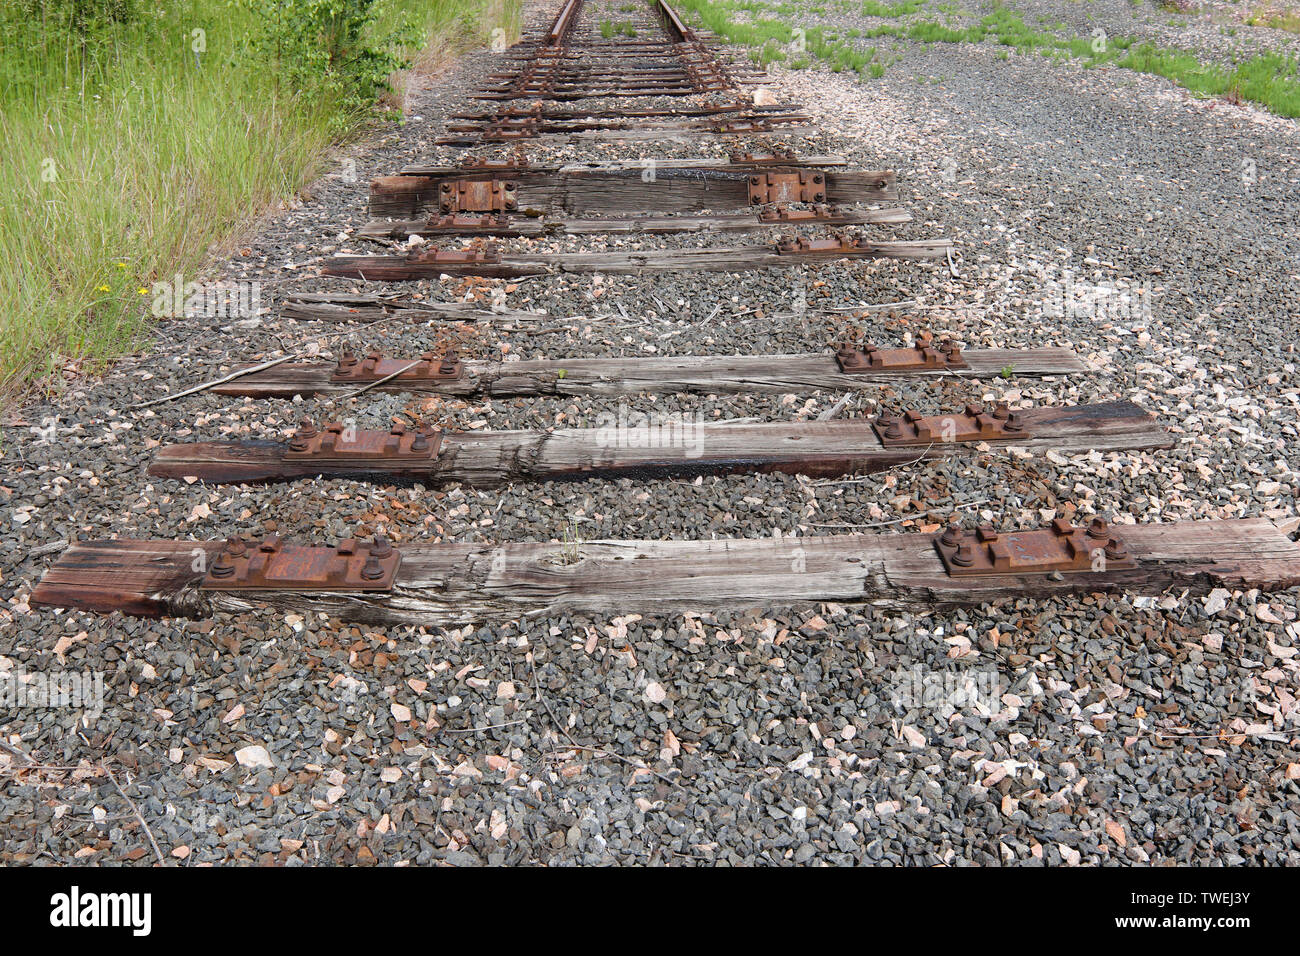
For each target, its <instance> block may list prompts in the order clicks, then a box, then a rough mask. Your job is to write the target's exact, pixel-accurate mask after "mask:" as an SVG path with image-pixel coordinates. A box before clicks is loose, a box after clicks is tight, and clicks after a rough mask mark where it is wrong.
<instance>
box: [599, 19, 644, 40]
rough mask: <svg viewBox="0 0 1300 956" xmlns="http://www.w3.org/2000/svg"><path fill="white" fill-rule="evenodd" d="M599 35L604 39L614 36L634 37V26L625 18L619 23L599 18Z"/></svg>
mask: <svg viewBox="0 0 1300 956" xmlns="http://www.w3.org/2000/svg"><path fill="white" fill-rule="evenodd" d="M600 35H601V36H602V37H604V38H605V39H606V40H610V39H613V38H614V37H616V36H625V37H634V36H636V26H635V25H633V24H632V23H631V22H629V21H627V20H624V21H622V22H620V23H615V22H614V21H613V20H601V21H600Z"/></svg>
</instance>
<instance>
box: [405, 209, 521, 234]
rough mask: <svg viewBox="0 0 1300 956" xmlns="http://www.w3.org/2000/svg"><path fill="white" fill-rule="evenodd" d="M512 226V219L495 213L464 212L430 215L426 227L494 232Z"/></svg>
mask: <svg viewBox="0 0 1300 956" xmlns="http://www.w3.org/2000/svg"><path fill="white" fill-rule="evenodd" d="M509 227H510V220H509V219H508V218H507V217H505V216H498V215H496V214H495V213H482V212H462V213H454V214H452V215H448V216H430V217H429V218H428V220H427V221H426V222H425V224H424V228H425V229H455V230H457V231H458V232H492V231H493V230H497V229H507V228H509Z"/></svg>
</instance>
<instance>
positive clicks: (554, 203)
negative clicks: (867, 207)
mask: <svg viewBox="0 0 1300 956" xmlns="http://www.w3.org/2000/svg"><path fill="white" fill-rule="evenodd" d="M776 158H777V157H770V156H762V155H760V156H754V155H752V154H749V153H739V154H736V155H733V156H732V157H731V158H730V159H728V160H710V159H645V160H624V161H619V162H605V163H573V164H570V165H567V166H530V165H527V164H525V163H514V164H509V165H506V164H494V165H486V164H481V163H476V164H469V165H462V166H410V167H407V168H405V169H403V170H402V172H401V173H399V174H398V175H396V176H380V177H378V178H377V179H374V180H371V183H370V215H371V216H373V217H376V218H378V219H382V218H392V219H402V220H413V219H425V220H427V219H429V218H431V217H438V216H444V215H455V214H458V213H497V214H501V213H505V212H507V211H513V212H515V213H517V214H518V215H531V216H537V215H560V214H563V215H566V216H573V217H593V216H594V217H600V216H605V215H630V214H645V213H647V212H649V213H681V214H690V213H700V212H702V211H704V210H709V211H714V210H737V209H742V208H744V207H746V206H752V205H755V203H754V201H753V200H754V199H755V198H758V199H760V201H767V202H770V203H778V202H787V203H788V202H800V201H804V200H802V199H801V198H800V197H801V196H803V195H805V192H806V194H807V195H810V196H820V197H821V198H819V199H808V200H806V201H808V202H818V203H826V204H827V205H828V206H835V205H848V204H852V203H879V202H896V201H897V200H898V198H899V194H898V184H897V176H896V174H895V173H894V171H893V170H891V169H858V170H846V169H842V168H840V167H842V166H843V165H844V161H843V159H842V158H840V157H835V156H808V157H805V158H802V159H801V158H797V157H795V156H794V155H793V154H791V155H789V156H788V157H784V156H782V157H779V164H778V163H776V162H773V161H772V160H773V159H776ZM800 176H803V177H805V178H807V179H809V183H808V184H807V185H808V189H807V190H804V189H802V188H801V189H796V188H795V186H794V184H793V182H792V179H791V177H793V178H794V179H796V180H797V179H798V178H799V177H800ZM817 176H820V177H822V182H820V183H815V184H814V183H812V182H811V180H812V178H813V177H817ZM755 180H757V182H755ZM507 194H508V195H507ZM764 197H770V198H767V199H766V200H764ZM507 198H509V199H511V200H512V202H513V205H512V206H511V207H509V208H507V207H506V205H505V200H506V199H507ZM760 204H761V202H760Z"/></svg>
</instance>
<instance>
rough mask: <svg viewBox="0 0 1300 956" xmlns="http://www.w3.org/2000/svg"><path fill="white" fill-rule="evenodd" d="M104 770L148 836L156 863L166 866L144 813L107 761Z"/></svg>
mask: <svg viewBox="0 0 1300 956" xmlns="http://www.w3.org/2000/svg"><path fill="white" fill-rule="evenodd" d="M104 772H105V773H107V774H108V779H109V780H111V781H113V786H115V787H117V792H118V793H120V794H121V795H122V799H123V800H125V801H126V802H127V805H128V806H129V807H130V808H131V812H132V813H134V814H135V818H136V819H137V820H139V821H140V826H142V827H144V833H145V836H147V837H148V838H149V845H150V846H152V847H153V851H154V853H156V854H157V856H158V865H159V866H166V865H167V861H166V859H164V858H163V855H162V850H160V849H158V841H157V840H155V839H154V838H153V831H152V830H150V829H149V822H148V821H147V820H145V818H144V814H142V813H141V812H140V808H139V807H137V806H136V805H135V801H134V800H132V799H131V798H130V797H129V796H128V795H127V792H126V791H125V790H123V789H122V785H121V784H120V783H118V782H117V777H115V776H114V775H113V768H112V767H110V766H109V765H108V764H107V763H105V764H104Z"/></svg>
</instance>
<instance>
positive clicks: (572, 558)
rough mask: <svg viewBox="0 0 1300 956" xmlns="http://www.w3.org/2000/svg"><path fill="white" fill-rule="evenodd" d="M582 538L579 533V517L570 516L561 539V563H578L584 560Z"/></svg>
mask: <svg viewBox="0 0 1300 956" xmlns="http://www.w3.org/2000/svg"><path fill="white" fill-rule="evenodd" d="M581 547H582V538H581V537H579V535H578V519H577V518H570V519H569V524H568V527H566V528H565V529H564V531H563V532H562V537H561V539H560V554H559V561H560V564H565V565H568V564H577V563H578V562H579V561H581V560H582V552H581V550H580V549H581Z"/></svg>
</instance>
